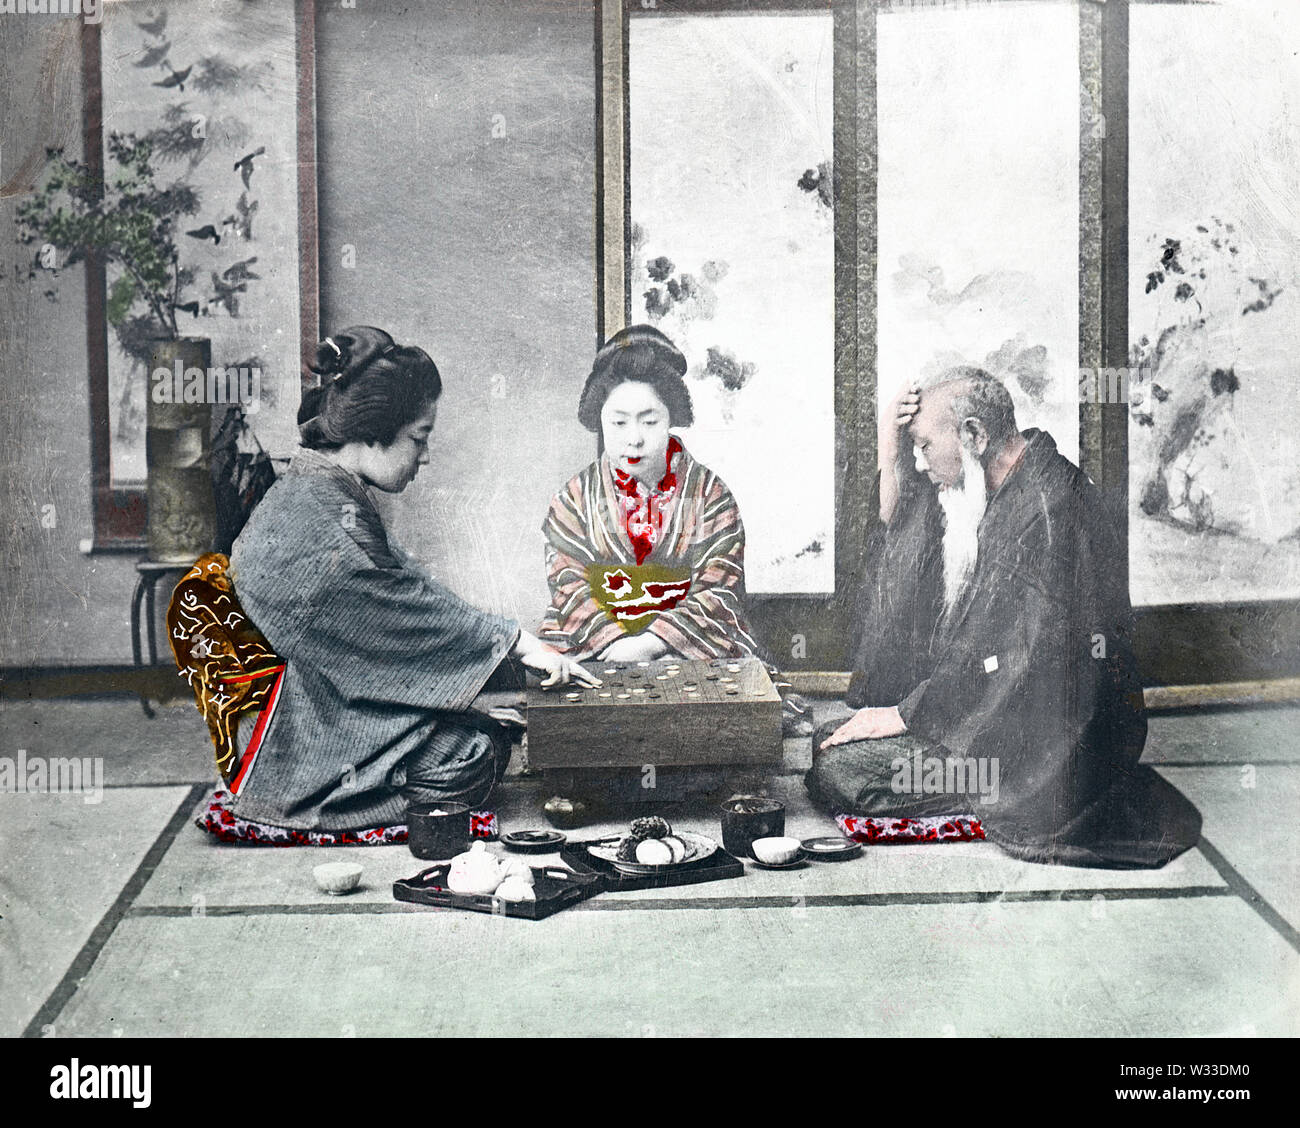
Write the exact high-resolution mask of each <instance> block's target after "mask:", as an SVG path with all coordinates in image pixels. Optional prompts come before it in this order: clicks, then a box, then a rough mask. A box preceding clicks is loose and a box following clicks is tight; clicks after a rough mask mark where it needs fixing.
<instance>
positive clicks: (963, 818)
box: [835, 815, 984, 846]
mask: <svg viewBox="0 0 1300 1128" xmlns="http://www.w3.org/2000/svg"><path fill="white" fill-rule="evenodd" d="M835 822H836V823H837V824H838V825H839V828H840V830H841V832H843V834H844V837H845V838H851V839H853V841H854V842H865V843H868V844H869V845H873V846H888V845H895V844H899V843H912V844H916V843H919V842H978V841H980V840H982V839H983V838H984V827H983V825H982V824H981V823H980V821H979V819H975V818H971V817H970V816H969V815H931V816H927V817H926V818H920V819H912V818H898V819H887V818H886V819H873V818H868V817H867V816H866V815H836V816H835Z"/></svg>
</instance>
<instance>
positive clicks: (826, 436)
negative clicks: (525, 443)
mask: <svg viewBox="0 0 1300 1128" xmlns="http://www.w3.org/2000/svg"><path fill="white" fill-rule="evenodd" d="M634 11H635V10H634ZM831 35H832V30H831V16H830V13H829V12H828V11H824V10H821V11H802V12H762V13H751V14H744V15H739V14H728V15H708V16H694V17H692V16H674V17H668V16H658V17H654V18H644V19H643V18H633V19H632V20H630V22H629V46H628V50H629V56H628V58H629V64H628V66H629V88H628V98H629V114H630V145H631V149H630V157H631V159H630V166H631V167H630V178H631V221H632V236H631V263H630V268H629V274H630V283H631V316H632V321H633V322H648V323H649V324H652V325H655V326H657V327H658V328H660V329H662V330H663V331H664V332H665V333H667V334H668V335H669V336H670V337H671V338H672V339H673V340H674V341H675V342H676V343H677V345H678V347H680V348H681V349H682V351H683V352H684V353H685V355H686V358H687V361H688V363H689V365H690V367H689V370H688V373H687V378H688V386H689V387H690V391H691V396H692V399H693V401H694V405H695V425H694V426H693V427H691V428H690V429H689V431H687V432H686V436H685V440H686V443H687V446H688V448H689V449H690V450H691V452H692V453H693V454H694V455H695V456H696V457H698V458H700V459H701V460H702V461H704V462H705V463H706V464H707V465H708V466H709V467H710V468H712V469H713V470H715V471H716V472H717V473H718V474H719V475H721V477H722V478H723V479H724V480H725V481H726V482H727V484H728V485H729V486H730V487H731V489H732V491H733V492H734V494H735V495H736V498H737V500H738V502H739V503H740V509H741V513H742V514H743V518H744V522H745V528H746V559H745V564H746V583H747V587H748V589H749V590H750V591H751V592H764V593H816V592H830V591H833V590H834V586H835V577H834V556H835V549H834V531H835V506H834V498H835V477H834V475H835V465H834V456H835V411H834V301H835V298H834V230H833V221H834V212H833V200H834V196H833V187H832V163H833V162H832V150H833V141H832V124H833V122H832V118H833V114H832V101H831V95H832V38H831Z"/></svg>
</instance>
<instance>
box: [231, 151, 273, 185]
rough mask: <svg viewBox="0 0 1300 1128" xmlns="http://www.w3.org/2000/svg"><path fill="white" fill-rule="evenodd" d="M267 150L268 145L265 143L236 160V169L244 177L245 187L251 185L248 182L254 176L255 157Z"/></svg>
mask: <svg viewBox="0 0 1300 1128" xmlns="http://www.w3.org/2000/svg"><path fill="white" fill-rule="evenodd" d="M265 152H266V146H265V145H263V146H261V147H260V148H257V149H254V150H253V151H252V152H251V153H249V154H248V155H247V156H243V157H240V158H239V160H237V161H236V162H235V171H236V172H238V173H239V175H240V176H242V177H243V178H244V187H245V188H247V187H248V186H249V185H248V182H249V181H250V180H252V178H253V158H254V157H260V156H261V155H262V154H263V153H265Z"/></svg>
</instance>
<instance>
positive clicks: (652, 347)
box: [578, 325, 695, 432]
mask: <svg viewBox="0 0 1300 1128" xmlns="http://www.w3.org/2000/svg"><path fill="white" fill-rule="evenodd" d="M685 375H686V357H685V356H683V355H682V351H681V349H679V348H678V347H677V346H676V345H674V344H673V343H672V341H670V340H669V339H668V337H667V336H665V335H664V334H663V333H661V332H660V331H659V330H658V329H656V328H655V327H654V326H653V325H629V326H628V327H627V328H625V329H620V330H619V331H618V332H617V333H615V334H614V335H613V336H612V337H610V339H609V340H608V341H606V342H605V343H604V344H603V345H601V347H600V349H599V351H598V352H597V353H596V359H595V360H594V361H593V362H592V365H591V374H590V375H589V376H588V377H587V382H586V384H584V385H583V389H582V395H581V396H580V397H579V400H578V421H579V422H580V423H581V424H582V425H583V426H584V427H586V428H587V430H588V431H596V432H598V431H599V430H600V412H601V408H603V407H604V405H605V400H606V399H608V398H609V394H610V392H611V391H613V390H614V388H615V387H617V386H618V385H619V384H621V383H622V382H623V381H625V380H637V381H640V382H642V383H645V384H649V385H650V386H651V387H653V388H654V390H655V392H656V393H657V394H658V395H659V397H660V398H661V399H662V400H663V401H664V404H665V405H666V406H667V408H668V414H669V422H670V425H671V426H673V427H689V426H690V425H691V424H692V423H693V422H694V420H695V413H694V411H693V409H692V407H691V393H690V392H689V391H688V390H687V388H686V381H685V380H683V379H682V377H683V376H685Z"/></svg>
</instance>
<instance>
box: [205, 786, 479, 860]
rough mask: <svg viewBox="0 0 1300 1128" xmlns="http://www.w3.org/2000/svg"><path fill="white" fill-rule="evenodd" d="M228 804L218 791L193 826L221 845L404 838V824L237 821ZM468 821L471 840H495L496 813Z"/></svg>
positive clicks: (386, 842)
mask: <svg viewBox="0 0 1300 1128" xmlns="http://www.w3.org/2000/svg"><path fill="white" fill-rule="evenodd" d="M228 802H229V796H228V794H227V792H226V791H225V790H224V789H222V788H218V789H217V790H216V791H214V792H213V793H212V797H211V798H210V799H208V801H207V802H206V803H205V804H204V805H203V810H202V811H201V812H200V813H199V815H198V817H197V818H196V819H195V820H194V825H195V826H197V827H198V828H199V829H200V830H206V831H207V832H208V833H209V834H211V835H214V836H215V837H216V838H217V839H218V840H219V841H221V842H251V843H254V844H256V845H259V846H391V845H397V844H398V843H402V842H405V841H406V838H407V834H406V824H405V823H397V824H395V825H393V826H372V827H366V828H365V829H363V830H295V829H293V828H292V827H286V826H272V825H271V824H269V823H260V822H254V821H253V820H252V819H244V818H240V817H239V816H238V815H237V814H235V812H234V811H232V810H231V809H230V808H229V807H228V806H227V803H228ZM469 822H470V834H471V835H473V837H475V838H486V839H488V840H489V841H491V840H494V839H495V838H496V837H497V816H496V812H494V811H471V812H470V813H469Z"/></svg>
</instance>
